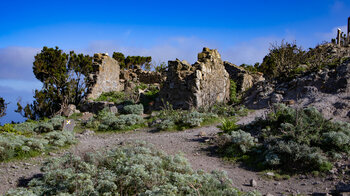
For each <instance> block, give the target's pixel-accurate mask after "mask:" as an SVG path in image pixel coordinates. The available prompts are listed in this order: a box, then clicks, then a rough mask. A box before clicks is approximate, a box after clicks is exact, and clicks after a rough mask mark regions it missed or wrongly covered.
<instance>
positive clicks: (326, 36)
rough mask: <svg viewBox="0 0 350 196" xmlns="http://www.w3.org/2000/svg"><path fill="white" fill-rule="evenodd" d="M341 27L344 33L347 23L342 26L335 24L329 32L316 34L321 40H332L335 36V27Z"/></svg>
mask: <svg viewBox="0 0 350 196" xmlns="http://www.w3.org/2000/svg"><path fill="white" fill-rule="evenodd" d="M338 28H339V29H341V30H342V31H343V32H344V33H347V32H346V31H347V28H348V27H347V25H342V26H336V27H333V28H332V30H330V31H329V32H326V33H316V35H317V36H319V37H320V38H321V39H323V40H329V41H330V40H332V39H335V38H336V37H337V29H338Z"/></svg>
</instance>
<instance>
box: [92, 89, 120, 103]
mask: <svg viewBox="0 0 350 196" xmlns="http://www.w3.org/2000/svg"><path fill="white" fill-rule="evenodd" d="M125 99H126V96H125V93H124V92H116V91H112V92H104V93H102V94H101V95H100V96H99V97H98V98H97V99H96V101H108V102H114V103H116V104H120V103H121V102H123V101H125Z"/></svg>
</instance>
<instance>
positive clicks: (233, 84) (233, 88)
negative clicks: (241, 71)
mask: <svg viewBox="0 0 350 196" xmlns="http://www.w3.org/2000/svg"><path fill="white" fill-rule="evenodd" d="M230 102H231V103H238V102H239V98H238V95H237V84H236V82H235V81H233V80H230Z"/></svg>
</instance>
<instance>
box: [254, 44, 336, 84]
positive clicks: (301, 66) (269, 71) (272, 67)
mask: <svg viewBox="0 0 350 196" xmlns="http://www.w3.org/2000/svg"><path fill="white" fill-rule="evenodd" d="M269 50H270V52H269V54H267V55H266V56H265V57H264V59H263V62H262V63H261V64H260V65H258V64H256V66H254V67H247V68H248V69H249V70H253V71H254V70H257V71H259V72H262V73H263V74H264V77H265V78H268V79H278V80H290V79H293V78H295V77H296V76H298V75H301V74H303V73H305V72H308V71H317V70H320V69H322V68H324V67H326V66H328V67H329V66H330V67H332V66H333V65H339V63H340V62H341V61H342V58H340V57H336V56H332V55H331V54H330V53H329V50H330V48H329V47H328V46H327V45H323V44H321V45H318V46H316V47H315V48H310V49H308V50H303V49H302V48H301V47H300V46H298V45H297V44H296V42H291V43H289V42H285V41H284V40H283V41H282V42H281V44H277V43H275V44H272V45H271V47H270V49H269Z"/></svg>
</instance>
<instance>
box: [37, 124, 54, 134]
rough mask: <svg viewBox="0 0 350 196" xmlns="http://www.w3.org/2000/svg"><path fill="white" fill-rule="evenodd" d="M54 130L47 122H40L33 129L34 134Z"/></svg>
mask: <svg viewBox="0 0 350 196" xmlns="http://www.w3.org/2000/svg"><path fill="white" fill-rule="evenodd" d="M53 130H54V127H53V124H52V123H49V122H41V123H39V124H38V126H37V127H35V128H34V132H36V133H48V132H51V131H53Z"/></svg>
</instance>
